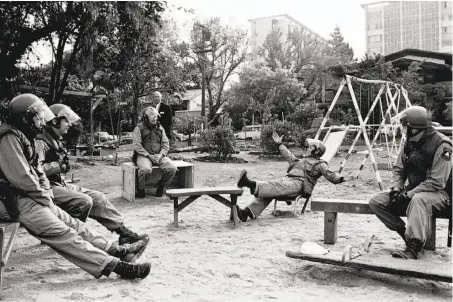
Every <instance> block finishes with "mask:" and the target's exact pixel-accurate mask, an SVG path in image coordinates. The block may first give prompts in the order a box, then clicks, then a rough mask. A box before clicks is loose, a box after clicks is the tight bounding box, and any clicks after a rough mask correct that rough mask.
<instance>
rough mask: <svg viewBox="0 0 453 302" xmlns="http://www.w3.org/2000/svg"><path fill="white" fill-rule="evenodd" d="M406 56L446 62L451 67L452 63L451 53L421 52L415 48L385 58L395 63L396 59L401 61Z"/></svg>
mask: <svg viewBox="0 0 453 302" xmlns="http://www.w3.org/2000/svg"><path fill="white" fill-rule="evenodd" d="M404 56H420V57H426V58H433V59H439V60H444V61H445V64H448V65H451V61H452V54H451V53H444V52H435V51H429V50H421V49H414V48H406V49H403V50H400V51H397V52H394V53H391V54H388V55H386V56H384V58H385V60H386V61H393V60H395V59H399V58H401V57H404Z"/></svg>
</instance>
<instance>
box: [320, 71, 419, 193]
mask: <svg viewBox="0 0 453 302" xmlns="http://www.w3.org/2000/svg"><path fill="white" fill-rule="evenodd" d="M352 82H355V83H358V84H359V85H360V90H359V95H360V97H361V90H362V89H361V86H362V84H363V85H365V84H368V85H373V84H374V85H376V84H377V85H380V88H379V91H378V93H377V95H376V97H375V98H374V100H373V102H372V103H371V107H370V108H369V111H368V113H367V115H366V116H365V118H363V117H362V113H361V110H360V109H361V108H360V107H361V106H359V103H358V102H357V99H356V96H355V93H354V89H353V87H352ZM345 86H347V87H348V90H349V93H350V96H351V99H352V104H353V106H354V110H355V113H356V115H357V120H358V122H359V125H346V126H330V127H325V125H326V123H327V120H328V119H329V116H330V114H331V113H332V110H333V109H334V107H335V105H336V103H337V101H338V98H339V97H340V95H341V93H342V92H343V88H344V87H345ZM383 98H385V103H384V104H383ZM378 104H379V113H380V114H379V117H380V123H378V124H368V121H369V120H370V117H371V116H372V115H373V116H374V110H375V108H376V107H377V105H378ZM384 105H386V106H384ZM409 106H411V102H410V101H409V98H408V93H407V91H406V90H405V89H404V87H403V86H401V85H399V84H395V83H393V82H389V81H383V80H367V79H361V78H356V77H353V76H349V75H346V76H345V78H344V79H343V80H342V81H341V84H340V87H339V88H338V90H337V92H336V94H335V97H334V99H333V100H332V103H331V104H330V107H329V109H328V110H327V113H326V115H325V116H324V119H323V120H322V123H321V125H320V127H319V129H318V131H317V133H316V136H315V139H319V137H320V135H321V132H322V131H323V130H327V133H326V135H325V136H324V139H323V142H324V144H326V147H327V150H328V151H327V152H326V154H324V156H323V159H324V160H327V161H329V160H330V159H331V158H332V157H333V156H334V155H335V154H336V153H337V151H338V149H339V148H340V146H341V144H342V143H343V140H344V138H345V137H346V134H347V133H348V132H349V131H354V132H357V134H356V136H355V138H354V140H353V141H352V144H351V146H350V147H349V150H348V153H347V154H346V156H345V158H344V159H343V161H342V163H341V166H340V169H339V172H342V171H343V169H344V167H345V165H346V162H347V160H348V159H349V157H350V156H351V153H352V152H353V150H354V147H355V145H356V144H357V142H358V140H359V138H360V137H361V135H363V139H364V141H365V145H366V147H367V150H366V151H364V152H360V153H363V154H365V157H364V159H363V161H362V163H361V165H360V167H359V170H358V171H357V174H356V175H355V177H356V178H358V177H359V175H360V173H361V172H362V170H363V167H364V166H365V164H366V162H367V160H368V158H369V159H370V160H371V163H372V166H373V170H374V172H375V175H376V180H377V182H378V185H379V188H380V190H383V189H384V187H383V184H382V179H381V176H380V174H379V170H378V166H377V163H376V158H375V156H374V153H373V150H382V149H373V148H374V147H375V146H376V143H377V141H378V140H379V138H380V136H381V134H384V136H385V148H386V150H387V155H388V165H389V167H391V166H393V164H394V161H395V160H396V156H397V154H398V151H399V149H400V148H401V145H402V144H403V143H404V139H405V138H404V137H402V138H401V140H400V142H399V144H398V142H397V139H396V136H397V130H398V129H401V124H400V123H399V120H398V119H397V118H396V117H397V116H399V115H400V113H401V112H402V111H403V110H405V109H406V108H407V107H409ZM400 108H402V109H401V110H400ZM373 120H374V119H373ZM367 127H374V128H377V129H376V131H375V134H374V137H373V139H372V140H371V141H370V138H369V136H368V132H367ZM332 130H339V131H336V132H335V131H334V132H332ZM401 133H403V132H402V131H401ZM403 135H404V134H403ZM389 136H390V139H389Z"/></svg>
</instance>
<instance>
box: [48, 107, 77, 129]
mask: <svg viewBox="0 0 453 302" xmlns="http://www.w3.org/2000/svg"><path fill="white" fill-rule="evenodd" d="M49 109H50V110H51V111H52V113H53V114H54V115H55V118H66V119H67V120H68V122H69V123H70V124H74V123H75V122H77V121H79V120H80V116H78V115H77V113H75V112H74V111H72V109H71V108H70V107H69V106H66V105H63V104H53V105H51V106H50V107H49Z"/></svg>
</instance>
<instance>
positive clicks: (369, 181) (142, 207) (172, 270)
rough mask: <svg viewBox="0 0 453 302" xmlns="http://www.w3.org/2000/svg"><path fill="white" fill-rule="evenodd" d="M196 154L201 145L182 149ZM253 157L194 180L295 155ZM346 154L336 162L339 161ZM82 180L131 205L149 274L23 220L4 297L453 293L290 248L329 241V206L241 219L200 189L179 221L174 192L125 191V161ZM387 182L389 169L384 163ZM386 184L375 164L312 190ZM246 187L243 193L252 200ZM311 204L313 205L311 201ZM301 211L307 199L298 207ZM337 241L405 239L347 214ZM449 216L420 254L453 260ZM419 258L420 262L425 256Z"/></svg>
mask: <svg viewBox="0 0 453 302" xmlns="http://www.w3.org/2000/svg"><path fill="white" fill-rule="evenodd" d="M183 156H184V157H186V158H190V157H194V156H200V154H193V153H192V154H183ZM239 156H241V157H244V158H245V159H246V160H248V161H249V162H248V163H246V164H218V163H205V162H196V161H195V162H194V163H195V165H196V166H195V186H223V185H234V184H235V182H236V178H237V176H238V174H239V172H240V171H241V169H243V168H246V169H248V171H249V175H250V177H252V178H257V179H260V180H270V179H274V178H277V177H283V176H284V174H285V171H286V167H287V164H286V162H284V161H281V160H277V159H259V158H258V157H257V156H254V155H253V156H252V155H248V154H243V153H241V154H240V155H239ZM362 158H363V155H354V156H353V157H352V158H351V160H350V161H349V162H348V165H347V168H346V171H345V173H344V174H345V175H347V174H348V173H349V172H352V171H356V170H357V168H358V166H359V165H360V162H361V159H362ZM341 159H342V158H341V157H336V158H334V159H333V161H332V163H331V166H332V167H333V168H335V169H338V167H339V164H340V162H341ZM76 176H77V177H80V178H81V183H80V184H81V185H83V186H86V187H90V188H93V189H96V190H100V191H102V192H104V193H105V194H107V196H108V198H109V199H110V200H111V201H112V203H113V204H114V205H115V206H116V207H117V208H118V209H119V210H120V211H121V212H122V213H123V214H124V216H125V218H126V224H127V226H129V227H130V228H131V229H132V230H135V231H138V232H146V233H148V234H149V236H150V237H151V242H150V246H149V247H148V249H147V250H146V252H145V253H144V254H143V256H142V257H141V258H140V259H139V260H140V261H150V262H151V263H152V265H153V267H152V271H151V274H150V276H149V277H148V278H146V279H144V280H141V281H127V280H122V279H120V278H117V277H116V276H114V274H112V276H113V277H110V278H105V277H102V278H101V279H99V280H96V279H95V278H93V277H92V276H90V275H88V274H87V273H85V272H84V271H82V270H81V269H79V268H77V267H76V266H74V265H73V264H71V263H70V262H69V261H67V260H65V259H63V258H62V257H61V256H59V255H58V254H57V253H56V252H54V251H53V250H51V249H50V248H49V247H47V246H44V245H41V244H40V242H39V241H38V240H36V239H34V238H33V237H31V236H30V235H29V234H28V233H27V232H26V231H25V230H24V229H23V228H21V229H20V232H19V235H18V238H17V240H16V243H15V246H14V247H13V251H12V254H11V257H10V261H9V263H8V266H7V267H6V269H5V270H4V281H3V292H2V297H3V300H5V301H352V300H353V301H451V300H452V286H451V285H450V284H447V283H440V282H432V281H425V280H420V279H414V278H403V277H397V276H392V275H386V274H380V273H372V272H366V271H360V270H353V269H344V268H340V267H335V266H330V265H323V264H317V263H311V262H306V261H301V260H296V259H291V258H288V257H286V256H285V252H286V251H287V250H293V251H298V250H299V249H300V246H301V244H302V243H303V242H306V241H310V242H316V243H318V244H320V245H322V246H325V245H324V244H323V219H324V218H323V213H321V212H311V211H308V212H306V213H305V214H303V215H300V214H299V215H297V216H296V217H294V216H293V214H292V212H291V210H292V207H288V206H286V205H285V204H284V203H283V204H279V206H278V209H279V216H277V217H274V216H273V215H272V214H271V211H272V208H273V207H272V206H270V207H269V208H268V209H266V211H265V212H264V213H263V215H262V216H261V217H260V218H258V219H257V220H252V221H247V222H246V223H240V226H239V227H237V228H233V226H232V223H231V222H229V221H228V218H229V209H228V208H227V207H225V206H224V205H222V204H220V203H219V202H216V201H215V200H213V199H210V198H209V197H204V198H200V199H198V200H197V201H195V202H194V203H193V204H191V205H190V206H189V207H187V208H186V209H184V211H182V212H181V213H180V214H179V218H180V224H179V225H180V227H179V228H178V229H175V228H174V227H173V224H172V221H173V204H172V202H171V201H170V200H169V199H168V198H156V197H149V198H145V199H142V200H138V201H137V202H136V203H129V202H127V201H126V200H124V199H122V198H121V193H120V167H119V166H112V165H107V164H103V163H96V165H95V166H87V165H83V166H82V168H81V169H80V170H76ZM381 176H382V178H383V180H384V181H385V183H388V180H389V179H390V172H389V171H381ZM376 191H378V186H377V183H376V181H375V178H374V172H373V171H372V170H371V168H370V165H367V167H366V169H365V171H364V173H362V175H361V177H360V179H359V180H356V181H353V182H349V183H344V184H341V185H338V186H334V185H332V184H330V183H328V182H327V181H326V180H325V179H321V180H320V181H319V183H318V186H317V187H316V189H315V192H314V197H315V198H316V196H318V197H325V198H345V199H346V198H355V199H366V198H367V197H369V196H370V195H372V194H373V193H374V192H376ZM249 198H250V194H249V192H248V190H247V192H246V193H245V194H244V196H242V197H241V198H240V199H239V203H240V205H241V206H243V205H245V204H247V202H248V199H249ZM309 208H310V207H308V209H309ZM299 212H300V208H299ZM339 216H340V217H339V222H338V242H337V244H336V245H333V246H332V245H330V246H325V247H326V248H329V249H331V250H338V251H341V250H342V249H343V248H344V247H345V246H346V245H349V244H361V243H362V242H363V241H364V240H365V239H366V237H368V236H369V235H371V234H374V235H375V237H376V239H375V240H374V241H373V243H372V245H371V250H372V251H373V252H376V253H388V252H389V251H390V250H391V249H394V248H402V247H403V243H402V240H401V239H400V238H398V236H397V235H396V233H393V232H390V231H388V230H387V229H386V228H385V227H384V225H383V224H382V223H381V222H379V221H378V220H377V218H376V217H374V216H373V215H352V214H351V215H349V214H339ZM88 224H89V225H90V226H92V227H93V228H95V229H96V230H97V231H99V232H101V233H103V234H105V235H106V236H108V237H109V238H112V239H115V240H116V239H117V235H115V234H111V233H110V232H108V231H107V230H106V229H105V228H103V227H102V226H100V225H99V224H98V223H97V222H95V221H93V220H89V222H88ZM447 224H448V223H447V221H444V220H441V221H438V223H437V230H438V231H437V249H436V251H435V252H424V254H423V255H422V259H424V260H425V261H426V260H429V261H434V262H440V263H444V264H445V269H446V270H447V269H450V270H451V266H452V257H451V249H449V248H447V247H446V241H447V240H446V237H447V230H446V229H447ZM424 260H419V261H424Z"/></svg>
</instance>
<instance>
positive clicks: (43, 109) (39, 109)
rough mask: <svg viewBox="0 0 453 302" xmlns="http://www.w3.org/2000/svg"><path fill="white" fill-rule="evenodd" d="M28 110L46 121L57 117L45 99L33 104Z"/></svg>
mask: <svg viewBox="0 0 453 302" xmlns="http://www.w3.org/2000/svg"><path fill="white" fill-rule="evenodd" d="M27 111H28V112H31V113H34V114H36V115H37V116H38V117H39V119H40V120H41V121H43V122H44V123H47V122H49V121H51V120H53V119H54V118H55V115H54V114H53V113H52V111H51V110H50V109H49V107H47V105H46V103H45V102H44V101H43V100H38V101H36V102H34V103H33V104H31V105H30V107H28V110H27Z"/></svg>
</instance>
